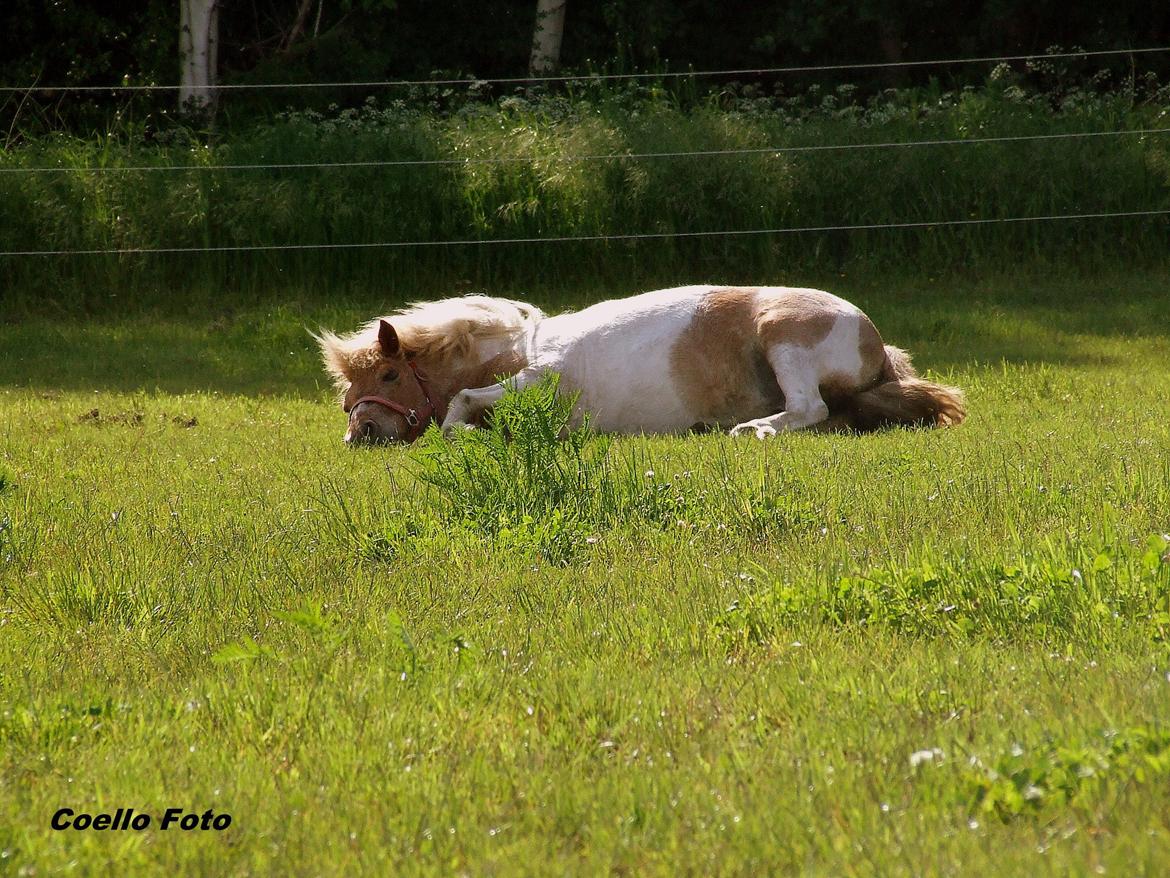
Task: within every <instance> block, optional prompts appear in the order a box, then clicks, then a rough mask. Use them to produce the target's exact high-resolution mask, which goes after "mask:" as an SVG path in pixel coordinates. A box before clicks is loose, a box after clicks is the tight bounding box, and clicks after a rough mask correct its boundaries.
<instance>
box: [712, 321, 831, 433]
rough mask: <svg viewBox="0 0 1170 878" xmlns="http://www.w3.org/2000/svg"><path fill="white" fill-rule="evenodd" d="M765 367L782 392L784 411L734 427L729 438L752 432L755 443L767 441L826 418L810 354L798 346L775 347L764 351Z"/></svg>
mask: <svg viewBox="0 0 1170 878" xmlns="http://www.w3.org/2000/svg"><path fill="white" fill-rule="evenodd" d="M768 363H769V364H770V365H771V366H772V371H774V372H775V373H776V382H777V383H778V384H779V385H780V390H782V391H783V392H784V411H782V412H779V413H777V414H774V415H769V416H768V417H766V418H756V419H755V420H751V421H745V422H744V423H742V424H737V425H736V426H735V427H733V428H732V429H731V435H732V436H739V435H740V434H742V433H750V432H752V431H754V432H755V434H756V438H757V439H767V438H768V437H769V436H775V435H776V434H777V433H779V432H782V431H784V430H803V429H804V428H806V427H812V426H814V425H815V424H819V423H820V422H821V421H823V420H825V419H826V418H828V417H829V407H828V406H827V405H825V401H824V400H823V399H822V398H821V391H820V369H819V368H818V367H817V363H816V360H815V355H814V353H813V351H811V350H809V349H808V348H806V347H802V346H800V345H792V344H779V345H776V346H774V347H772V348H771V349H770V350H769V351H768Z"/></svg>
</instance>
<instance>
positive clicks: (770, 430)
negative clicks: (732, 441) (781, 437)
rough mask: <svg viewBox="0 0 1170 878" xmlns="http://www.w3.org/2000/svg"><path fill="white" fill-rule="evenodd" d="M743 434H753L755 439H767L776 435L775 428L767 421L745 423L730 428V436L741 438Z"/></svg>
mask: <svg viewBox="0 0 1170 878" xmlns="http://www.w3.org/2000/svg"><path fill="white" fill-rule="evenodd" d="M745 433H755V434H756V438H757V439H769V438H771V437H772V436H775V435H776V428H775V427H773V426H772V425H771V424H769V423H767V421H764V420H759V421H746V422H744V423H742V424H736V425H735V426H734V427H732V428H731V435H732V436H742V435H743V434H745Z"/></svg>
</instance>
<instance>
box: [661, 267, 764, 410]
mask: <svg viewBox="0 0 1170 878" xmlns="http://www.w3.org/2000/svg"><path fill="white" fill-rule="evenodd" d="M757 298H758V290H756V289H755V288H754V287H725V288H722V289H716V290H712V291H711V292H709V293H707V294H706V295H705V296H703V298H702V300H701V301H700V302H699V304H698V307H697V308H696V310H695V314H694V316H693V317H692V319H691V323H690V325H689V326H687V328H686V329H685V330H683V332H682V333H681V334H680V335H679V337H678V339H676V340H675V343H674V347H673V349H672V350H671V352H670V365H671V374H672V377H673V378H674V385H675V389H676V390H677V391H678V393H679V395H680V396H681V397H682V398H683V400H684V401H685V402H686V404H687V405H688V406H689V407H690V409H691V412H692V413H693V414H694V416H695V419H696V420H697V421H702V422H706V423H735V422H736V421H738V420H742V419H743V413H744V412H745V411H756V412H758V416H763V415H765V414H770V413H771V412H772V411H776V409H777V408H779V406H780V405H781V404H782V402H783V395H782V394H781V393H780V387H779V386H778V385H777V383H776V376H775V375H774V374H773V372H772V367H771V366H769V365H768V361H767V359H766V358H765V356H764V348H763V346H762V345H761V343H760V337H759V334H758V333H757V331H756V318H757V316H758V304H757Z"/></svg>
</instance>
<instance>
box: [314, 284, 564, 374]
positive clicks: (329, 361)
mask: <svg viewBox="0 0 1170 878" xmlns="http://www.w3.org/2000/svg"><path fill="white" fill-rule="evenodd" d="M543 316H544V315H543V314H542V313H541V311H540V309H538V308H536V307H535V306H533V305H529V304H527V303H526V302H517V301H513V300H511V299H496V298H492V297H490V296H460V297H458V298H454V299H442V300H440V301H438V302H415V303H414V304H411V305H408V306H407V307H405V308H402V309H400V310H398V311H395V312H394V313H393V314H389V315H387V316H385V317H376V318H374V319H373V320H371V321H370V322H369V323H367V324H365V325H364V326H363V327H361V329H359V330H357V331H356V332H352V333H349V334H348V335H335V334H334V333H332V332H327V331H322V332H321V333H320V334H319V335H316V334H315V335H314V338H316V339H317V344H319V345H320V346H321V356H322V357H323V358H324V360H325V368H326V369H328V370H329V373H330V374H331V375H332V376H333V380H334V382H335V383H336V384H337V385H338V386H339V387H342V388H344V386H345V385H347V384H348V383H349V382H351V381H352V380H353V378H354V376H355V375H356V374H358V373H360V372H362V371H364V370H366V369H369V368H371V367H373V366H375V365H376V364H377V363H378V362H379V360H380V359H381V357H382V351H381V348H380V347H379V345H378V325H379V324H380V322H381V321H382V320H385V321H387V322H388V323H390V324H391V325H393V327H394V329H395V331H396V332H397V333H398V339H399V342H400V343H401V345H402V350H403V352H404V354H405V355H406V356H408V357H410V358H418V359H424V360H435V359H438V360H443V361H450V360H462V359H466V358H467V357H468V356H469V355H470V354H471V353H472V351H474V350H475V349H476V348H477V347H479V345H481V344H483V343H484V342H490V341H494V340H497V339H511V338H514V337H515V336H517V335H519V334H520V333H522V332H523V331H524V329H525V327H526V326H527V325H528V324H530V323H532V322H534V321H536V320H539V319H540V318H541V317H543Z"/></svg>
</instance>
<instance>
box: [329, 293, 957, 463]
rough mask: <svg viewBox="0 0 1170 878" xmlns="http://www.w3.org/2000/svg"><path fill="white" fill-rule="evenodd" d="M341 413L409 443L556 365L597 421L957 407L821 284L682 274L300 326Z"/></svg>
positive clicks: (755, 430)
mask: <svg viewBox="0 0 1170 878" xmlns="http://www.w3.org/2000/svg"><path fill="white" fill-rule="evenodd" d="M316 338H317V341H318V343H319V344H320V346H321V353H322V356H323V358H324V361H325V367H326V369H327V370H328V371H329V372H330V374H331V375H332V377H333V379H334V381H335V383H336V384H337V387H338V390H339V391H340V393H341V396H342V407H343V409H344V411H345V412H346V413H347V414H348V415H349V428H348V430H347V431H346V433H345V441H346V442H347V443H355V442H374V441H405V442H412V441H414V440H415V439H417V438H418V437H419V435H421V434H422V432H423V431H424V430H425V429H426V427H427V425H428V424H429V423H431V422H436V423H439V424H441V425H442V427H443V429H444V430H445V431H449V430H451V429H453V428H455V427H459V426H463V425H470V424H474V423H476V422H477V421H479V420H480V419H482V417H483V416H484V414H485V413H486V412H487V411H488V410H489V409H490V408H491V407H492V406H493V405H494V404H495V403H496V402H497V401H498V400H499V399H500V397H501V396H502V395H503V394H504V393H505V391H506V390H508V389H518V388H521V387H524V386H525V385H528V384H531V383H533V382H535V381H537V380H539V379H540V377H541V375H542V374H544V373H546V372H554V371H555V372H559V373H560V375H561V383H560V387H561V389H562V390H563V391H567V392H571V393H576V394H578V396H577V402H576V409H575V414H576V417H578V418H580V417H582V416H583V415H584V414H586V413H588V414H589V416H590V419H591V423H592V424H593V425H594V426H595V427H596V428H597V429H599V430H601V431H605V432H616V433H679V432H685V431H687V430H690V429H694V428H696V427H701V426H705V427H717V428H721V429H730V432H731V435H733V436H738V435H740V434H752V435H755V436H757V437H758V438H760V439H766V438H768V437H770V436H774V435H776V434H777V433H780V432H783V431H785V430H803V429H810V428H811V429H816V430H857V431H869V430H875V429H879V428H882V427H886V426H892V425H917V426H945V425H951V424H957V423H959V422H960V421H962V420H963V418H964V416H965V414H966V410H965V408H964V403H963V394H962V392H961V391H960V390H959V389H958V388H955V387H948V386H945V385H942V384H936V383H934V382H932V381H927V380H925V379H922V378H919V377H918V375H917V373H916V372H915V371H914V368H913V367H912V366H911V364H910V358H909V356H908V355H907V354H906V352H905V351H902V350H900V349H898V348H896V347H893V346H891V345H887V344H884V343H883V342H882V338H881V336H880V335H878V331H877V329H875V328H874V325H873V323H872V322H870V319H869V318H868V317H866V315H865V314H864V313H862V311H861V310H860V309H858V308H857V307H856V306H854V305H852V304H850V303H849V302H847V301H845V300H844V299H841V298H838V297H837V296H834V295H832V294H831V293H826V292H822V291H820V290H811V289H799V288H789V287H720V286H689V287H677V288H675V289H668V290H657V291H654V292H649V293H643V294H641V295H637V296H631V297H629V298H625V299H612V300H610V301H606V302H600V303H598V304H596V305H592V306H590V307H588V308H585V309H583V310H581V311H576V312H572V313H568V314H561V315H558V316H555V317H547V316H545V315H544V314H543V313H542V312H541V311H540V310H539V309H538V308H535V307H534V306H532V305H528V304H525V303H523V302H516V301H512V300H509V299H497V298H490V297H487V296H464V297H461V298H455V299H445V300H442V301H439V302H430V303H423V304H418V305H414V306H411V307H409V308H406V309H404V310H402V311H399V312H397V313H395V314H393V315H390V316H388V317H382V318H379V319H376V320H373V321H371V322H370V323H369V324H367V325H366V326H364V327H363V328H361V329H359V330H358V331H357V332H355V333H352V334H350V335H345V336H338V335H334V334H333V333H330V332H323V333H322V334H321V335H319V336H316Z"/></svg>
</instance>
